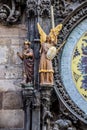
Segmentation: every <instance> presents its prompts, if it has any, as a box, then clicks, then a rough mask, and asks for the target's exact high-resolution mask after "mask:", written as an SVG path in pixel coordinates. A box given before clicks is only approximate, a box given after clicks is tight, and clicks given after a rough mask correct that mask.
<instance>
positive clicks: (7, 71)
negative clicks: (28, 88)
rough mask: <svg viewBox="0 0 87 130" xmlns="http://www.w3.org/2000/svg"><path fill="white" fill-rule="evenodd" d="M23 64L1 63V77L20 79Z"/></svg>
mask: <svg viewBox="0 0 87 130" xmlns="http://www.w3.org/2000/svg"><path fill="white" fill-rule="evenodd" d="M22 70H23V69H22V65H19V66H17V65H12V66H10V65H0V78H1V79H18V78H22Z"/></svg>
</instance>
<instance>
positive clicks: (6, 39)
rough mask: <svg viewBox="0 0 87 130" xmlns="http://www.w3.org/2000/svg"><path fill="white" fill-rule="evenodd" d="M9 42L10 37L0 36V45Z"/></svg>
mask: <svg viewBox="0 0 87 130" xmlns="http://www.w3.org/2000/svg"><path fill="white" fill-rule="evenodd" d="M9 44H11V39H10V38H5V37H4V38H0V45H9Z"/></svg>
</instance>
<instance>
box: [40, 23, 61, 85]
mask: <svg viewBox="0 0 87 130" xmlns="http://www.w3.org/2000/svg"><path fill="white" fill-rule="evenodd" d="M61 29H62V24H60V25H57V26H56V27H55V28H53V29H51V32H50V34H49V35H48V36H47V35H46V34H45V33H44V31H43V29H42V28H41V26H40V25H39V24H38V30H39V33H40V41H41V50H40V51H41V58H40V68H39V73H40V85H53V67H52V59H53V58H54V56H55V55H56V48H55V47H54V46H55V45H56V43H57V35H58V34H59V32H60V31H61ZM52 53H53V55H52ZM54 54H55V55H54Z"/></svg>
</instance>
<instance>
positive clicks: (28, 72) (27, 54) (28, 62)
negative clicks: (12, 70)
mask: <svg viewBox="0 0 87 130" xmlns="http://www.w3.org/2000/svg"><path fill="white" fill-rule="evenodd" d="M30 44H31V43H30V42H29V41H28V40H26V41H24V49H23V53H22V54H20V53H19V52H17V55H18V56H19V58H20V59H21V60H22V61H23V81H22V82H21V84H26V83H27V84H32V83H33V73H34V54H33V50H32V49H31V48H30Z"/></svg>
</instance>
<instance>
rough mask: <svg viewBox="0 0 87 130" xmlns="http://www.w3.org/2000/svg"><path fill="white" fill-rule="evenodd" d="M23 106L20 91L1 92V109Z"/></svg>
mask: <svg viewBox="0 0 87 130" xmlns="http://www.w3.org/2000/svg"><path fill="white" fill-rule="evenodd" d="M22 107H23V104H22V96H21V92H20V91H19V92H16V91H9V92H3V103H2V109H20V108H22Z"/></svg>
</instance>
